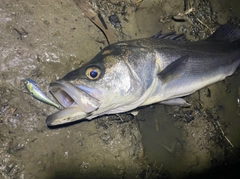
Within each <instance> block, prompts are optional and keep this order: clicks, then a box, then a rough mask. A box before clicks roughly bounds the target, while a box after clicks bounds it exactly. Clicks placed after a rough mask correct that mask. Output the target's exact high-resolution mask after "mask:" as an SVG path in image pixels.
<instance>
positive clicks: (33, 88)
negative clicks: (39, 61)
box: [24, 79, 60, 109]
mask: <svg viewBox="0 0 240 179" xmlns="http://www.w3.org/2000/svg"><path fill="white" fill-rule="evenodd" d="M24 84H25V86H26V88H27V90H28V92H29V93H30V94H31V95H32V96H33V97H34V98H36V99H37V100H39V101H42V102H44V103H46V104H50V105H52V106H54V107H56V108H58V109H60V105H58V104H56V103H55V102H53V101H52V100H51V99H49V98H48V97H47V95H46V94H44V93H43V91H42V90H41V89H40V88H39V87H38V86H37V83H36V82H35V81H33V80H32V79H27V80H26V81H25V82H24Z"/></svg>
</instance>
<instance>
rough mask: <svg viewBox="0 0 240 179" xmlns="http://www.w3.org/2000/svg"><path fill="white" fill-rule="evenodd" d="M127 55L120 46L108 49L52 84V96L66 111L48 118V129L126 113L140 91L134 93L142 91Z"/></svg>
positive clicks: (112, 46)
mask: <svg viewBox="0 0 240 179" xmlns="http://www.w3.org/2000/svg"><path fill="white" fill-rule="evenodd" d="M128 53H129V51H128V50H123V49H122V48H119V46H114V45H111V46H108V47H106V48H105V49H104V50H102V51H101V52H100V53H99V54H97V55H96V56H95V57H94V58H93V59H92V60H91V61H90V62H88V63H86V64H84V65H83V66H81V67H80V68H78V69H76V70H73V71H71V72H69V73H68V74H66V75H65V76H64V77H63V78H62V79H60V80H58V81H56V82H54V83H51V84H50V92H51V93H52V94H53V96H54V97H55V98H56V99H57V100H58V102H59V103H60V104H61V105H62V106H63V107H64V108H65V109H63V110H60V111H59V112H57V113H54V114H52V115H50V116H48V118H47V121H46V122H47V125H48V126H54V125H59V124H64V123H69V122H73V121H77V120H81V119H92V118H94V117H97V116H101V115H104V114H112V113H120V112H125V111H127V109H129V105H130V106H131V105H132V103H134V100H135V99H136V95H137V94H138V93H139V92H140V91H141V90H139V92H136V91H135V88H138V87H139V88H140V89H141V87H140V86H139V85H140V83H139V80H136V79H135V77H134V76H136V75H135V74H133V71H132V70H131V67H130V66H129V64H128V62H127V60H126V59H127V55H128ZM132 108H135V106H134V107H132Z"/></svg>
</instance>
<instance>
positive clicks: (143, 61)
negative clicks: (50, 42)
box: [46, 24, 240, 126]
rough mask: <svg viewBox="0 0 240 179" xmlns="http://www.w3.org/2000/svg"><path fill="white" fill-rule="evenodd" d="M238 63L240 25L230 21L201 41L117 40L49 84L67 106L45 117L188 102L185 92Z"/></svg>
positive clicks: (69, 118)
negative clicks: (233, 24)
mask: <svg viewBox="0 0 240 179" xmlns="http://www.w3.org/2000/svg"><path fill="white" fill-rule="evenodd" d="M239 69H240V30H239V29H238V28H236V27H233V26H232V25H230V24H225V25H223V26H221V27H220V28H219V29H217V30H216V32H215V33H213V34H212V35H211V36H210V37H209V38H207V39H205V40H202V41H197V42H190V41H188V40H187V39H186V38H185V36H184V35H177V34H175V33H168V34H161V33H158V34H157V35H155V36H154V37H152V38H144V39H137V40H130V41H124V42H118V43H115V44H112V45H109V46H108V47H106V48H104V49H103V50H102V51H101V52H99V53H98V54H97V55H96V56H95V57H94V58H93V59H92V60H91V61H89V62H88V63H86V64H84V65H83V66H81V67H80V68H78V69H76V70H73V71H71V72H69V73H68V74H66V76H64V77H63V78H62V79H60V80H57V81H56V82H54V83H51V84H50V91H51V93H52V94H53V96H55V98H56V99H57V100H58V101H59V103H61V105H62V106H63V107H64V108H65V109H63V110H60V111H59V112H56V113H54V114H52V115H50V116H48V117H47V119H46V123H47V125H48V126H55V125H59V124H64V123H69V122H73V121H77V120H81V119H89V120H90V119H93V118H95V117H97V116H101V115H105V114H116V113H123V112H127V111H130V110H133V109H135V108H137V107H140V106H145V105H149V104H153V103H158V102H161V103H163V104H170V105H185V104H187V103H186V101H185V100H183V99H182V98H180V97H184V96H187V95H189V94H192V93H194V92H195V91H197V90H199V89H201V88H203V87H205V86H207V85H211V84H213V83H216V82H218V81H220V80H223V79H225V78H226V77H227V76H230V75H232V74H233V73H234V72H235V71H238V70H239ZM82 96H85V97H84V98H82ZM86 96H87V97H86Z"/></svg>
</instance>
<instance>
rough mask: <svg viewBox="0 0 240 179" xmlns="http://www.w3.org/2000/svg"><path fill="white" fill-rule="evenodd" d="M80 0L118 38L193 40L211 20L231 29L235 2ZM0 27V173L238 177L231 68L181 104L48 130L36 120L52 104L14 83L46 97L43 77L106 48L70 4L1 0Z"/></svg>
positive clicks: (239, 130) (239, 119) (206, 31)
mask: <svg viewBox="0 0 240 179" xmlns="http://www.w3.org/2000/svg"><path fill="white" fill-rule="evenodd" d="M90 2H91V6H92V8H93V9H94V10H95V11H97V12H99V13H100V14H101V16H102V17H103V19H104V21H105V23H106V25H107V26H108V28H109V29H111V30H112V31H113V33H114V34H116V35H117V37H118V40H129V39H136V38H142V37H150V36H152V35H154V34H155V33H157V32H158V31H160V30H162V31H163V32H169V31H173V30H174V31H176V32H178V33H185V34H186V35H187V37H188V38H189V39H191V40H199V39H204V38H206V37H207V36H209V35H210V34H211V33H212V32H214V30H215V29H216V28H217V26H218V25H219V24H224V23H226V22H227V21H230V22H232V23H235V24H236V25H239V17H240V10H239V8H240V3H239V1H237V0H236V1H234V0H229V1H224V0H221V1H219V0H218V1H217V0H211V1H208V0H201V1H200V0H199V1H198V0H186V1H174V0H168V1H166V0H162V1H159V0H143V1H142V2H140V4H138V3H136V1H133V0H125V1H118V2H116V1H113V0H106V1H100V0H99V1H98V0H93V1H90ZM116 16H117V17H118V19H116ZM110 17H111V18H110ZM0 29H1V30H0V110H1V111H0V141H1V143H0V178H3V179H12V178H22V179H29V178H46V179H48V178H49V179H54V178H92V177H93V176H94V177H95V178H170V177H171V178H179V177H191V176H194V177H197V176H195V175H197V174H198V176H199V177H205V175H204V172H209V173H210V175H207V176H209V177H213V176H221V177H224V176H227V175H230V174H238V173H237V172H238V170H237V169H236V167H237V166H238V165H239V160H240V158H239V157H240V153H239V148H240V112H239V110H240V109H239V108H238V104H237V99H238V98H240V94H239V93H240V81H239V78H240V74H238V75H234V76H232V77H229V78H227V79H226V80H224V81H223V82H219V83H217V84H214V85H212V86H210V87H208V88H205V89H202V90H200V91H199V92H196V93H194V94H192V95H190V96H189V97H187V98H186V100H187V101H188V102H189V103H191V104H192V105H191V107H190V108H180V107H173V106H164V105H158V104H156V105H152V106H149V107H145V108H143V109H140V112H139V114H138V115H137V116H136V117H135V118H133V117H132V116H130V115H128V114H122V115H120V116H116V115H113V116H103V117H100V118H97V119H94V120H92V121H83V122H79V123H75V124H74V125H69V126H65V127H61V128H55V129H49V128H48V127H47V126H46V123H45V119H46V117H47V116H48V115H49V114H52V113H53V112H55V111H57V109H55V108H54V107H51V106H48V105H46V104H44V103H41V102H39V101H37V100H35V99H34V98H33V97H31V96H30V95H28V93H26V89H25V87H24V85H23V83H22V82H23V80H24V79H27V78H32V79H34V80H35V81H36V82H37V83H38V85H39V86H40V88H41V89H43V91H45V92H46V93H47V92H48V85H49V83H50V82H52V81H55V80H56V79H59V78H61V77H62V76H63V75H65V74H66V73H67V72H68V71H70V70H72V69H75V68H77V67H79V66H80V65H81V64H83V63H84V62H86V61H89V60H90V59H91V58H92V57H93V56H95V54H96V53H98V52H99V51H100V50H101V49H102V48H104V47H105V46H107V45H108V44H107V41H106V38H105V36H104V35H103V34H102V32H101V31H100V30H99V29H98V28H97V27H96V26H95V25H94V24H93V23H92V22H91V21H89V19H87V18H86V17H85V16H84V15H83V14H82V12H81V10H80V9H79V7H78V6H77V5H76V4H75V3H74V1H72V0H66V1H62V2H61V1H57V0H41V1H36V0H32V1H28V0H25V1H21V0H20V1H16V0H2V1H1V2H0ZM48 96H50V94H48ZM216 167H217V168H216ZM219 167H220V169H219ZM218 169H219V170H218ZM226 173H227V174H226ZM238 175H239V174H238Z"/></svg>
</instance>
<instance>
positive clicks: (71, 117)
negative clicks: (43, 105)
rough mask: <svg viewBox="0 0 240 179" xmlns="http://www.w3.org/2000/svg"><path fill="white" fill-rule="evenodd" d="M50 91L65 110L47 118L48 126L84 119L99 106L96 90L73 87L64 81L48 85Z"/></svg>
mask: <svg viewBox="0 0 240 179" xmlns="http://www.w3.org/2000/svg"><path fill="white" fill-rule="evenodd" d="M50 91H51V93H52V95H53V96H54V97H55V98H56V99H57V100H58V102H59V103H60V104H61V105H62V106H63V107H64V108H65V109H63V110H60V111H58V112H56V113H54V114H52V115H50V116H48V117H47V119H46V123H47V125H48V126H55V125H60V124H65V123H69V122H73V121H76V120H80V119H84V118H86V117H88V116H90V115H91V113H92V112H93V111H95V110H97V109H98V108H99V106H100V105H101V103H100V101H99V99H97V98H96V96H97V95H96V92H97V93H100V91H99V90H97V89H92V88H88V87H86V86H78V87H77V86H75V85H72V84H70V83H68V82H66V81H63V80H61V81H56V82H54V83H51V84H50Z"/></svg>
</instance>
